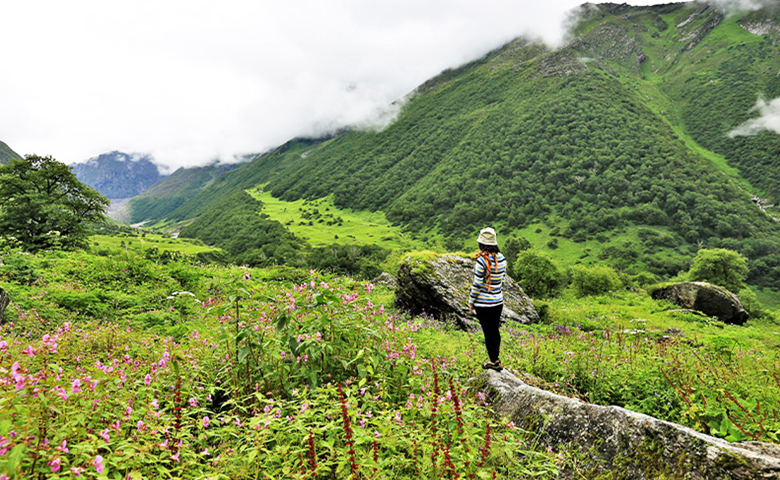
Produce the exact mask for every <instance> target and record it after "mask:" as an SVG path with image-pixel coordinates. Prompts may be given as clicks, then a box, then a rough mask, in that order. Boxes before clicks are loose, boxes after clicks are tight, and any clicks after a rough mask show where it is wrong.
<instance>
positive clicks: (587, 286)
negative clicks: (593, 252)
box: [569, 265, 623, 297]
mask: <svg viewBox="0 0 780 480" xmlns="http://www.w3.org/2000/svg"><path fill="white" fill-rule="evenodd" d="M569 275H570V276H571V288H572V290H573V291H574V294H575V295H577V296H578V297H584V296H587V295H603V294H605V293H608V292H612V291H614V290H617V289H619V288H621V287H622V286H623V284H622V282H621V281H620V277H619V276H618V274H617V272H615V270H614V269H613V268H610V267H604V266H593V267H585V266H582V265H575V266H573V267H572V268H571V270H570V272H569Z"/></svg>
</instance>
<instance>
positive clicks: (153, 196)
mask: <svg viewBox="0 0 780 480" xmlns="http://www.w3.org/2000/svg"><path fill="white" fill-rule="evenodd" d="M237 167H238V164H214V165H207V166H203V167H193V168H179V169H178V170H176V171H175V172H173V173H172V174H170V175H168V176H167V177H164V178H162V179H161V180H160V181H158V182H157V183H155V184H154V185H152V186H151V187H149V188H148V189H147V190H145V191H144V192H142V193H141V194H140V195H137V196H135V197H133V199H132V200H131V201H130V212H131V223H139V222H144V221H146V222H152V223H154V222H157V221H159V220H162V219H164V218H165V216H166V215H168V214H169V213H170V212H171V211H173V210H175V209H176V208H178V207H179V206H180V205H182V204H184V203H186V202H187V201H188V200H189V199H191V198H192V197H193V196H195V195H196V194H197V193H198V192H199V191H200V190H202V189H204V188H206V187H208V186H210V185H211V184H212V183H213V182H214V180H215V179H216V178H217V177H218V176H219V175H221V174H223V173H225V172H229V171H231V170H233V169H235V168H237Z"/></svg>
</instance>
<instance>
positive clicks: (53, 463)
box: [46, 457, 61, 473]
mask: <svg viewBox="0 0 780 480" xmlns="http://www.w3.org/2000/svg"><path fill="white" fill-rule="evenodd" d="M46 465H48V466H50V467H51V471H52V473H57V472H59V471H60V467H61V465H60V457H57V458H55V459H54V460H52V461H50V462H49V463H47V464H46Z"/></svg>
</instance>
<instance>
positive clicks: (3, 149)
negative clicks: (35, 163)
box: [0, 141, 22, 165]
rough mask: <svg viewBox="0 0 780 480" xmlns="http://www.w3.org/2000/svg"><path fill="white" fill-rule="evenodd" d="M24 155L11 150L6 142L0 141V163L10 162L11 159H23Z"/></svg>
mask: <svg viewBox="0 0 780 480" xmlns="http://www.w3.org/2000/svg"><path fill="white" fill-rule="evenodd" d="M21 159H22V156H21V155H19V154H18V153H16V152H14V151H13V150H11V147H9V146H8V145H7V144H6V143H5V142H3V141H0V164H3V165H5V164H8V162H9V161H11V160H21Z"/></svg>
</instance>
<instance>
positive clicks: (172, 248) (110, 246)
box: [90, 232, 214, 255]
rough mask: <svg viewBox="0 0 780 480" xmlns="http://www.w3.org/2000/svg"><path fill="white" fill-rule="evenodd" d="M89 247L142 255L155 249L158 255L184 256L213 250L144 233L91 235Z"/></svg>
mask: <svg viewBox="0 0 780 480" xmlns="http://www.w3.org/2000/svg"><path fill="white" fill-rule="evenodd" d="M90 246H91V247H92V250H93V251H100V250H109V251H124V250H125V249H127V250H128V251H129V252H135V253H143V251H145V250H150V249H152V248H157V250H158V251H159V252H160V253H162V252H181V253H183V254H186V255H195V254H197V253H200V252H208V251H213V250H214V249H213V248H209V247H208V246H207V245H204V244H203V242H201V241H199V240H193V239H183V238H182V239H179V238H171V237H168V236H164V235H158V234H152V233H145V232H144V233H139V234H138V235H136V236H131V235H128V236H116V235H93V236H92V237H91V238H90Z"/></svg>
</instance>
